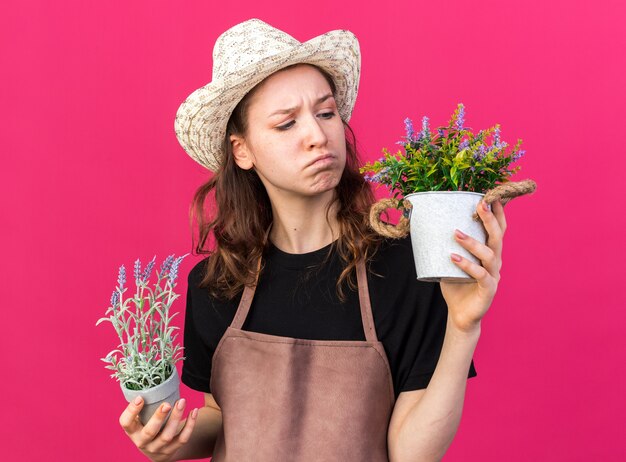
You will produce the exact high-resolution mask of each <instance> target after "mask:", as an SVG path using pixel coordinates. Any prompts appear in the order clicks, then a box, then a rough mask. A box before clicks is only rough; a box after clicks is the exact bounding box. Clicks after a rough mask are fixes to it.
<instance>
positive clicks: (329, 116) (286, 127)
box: [276, 111, 336, 130]
mask: <svg viewBox="0 0 626 462" xmlns="http://www.w3.org/2000/svg"><path fill="white" fill-rule="evenodd" d="M335 115H336V114H335V112H334V111H332V112H323V113H321V114H320V116H323V118H324V119H326V120H328V119H332V118H333V117H335ZM292 123H295V120H292V121H290V122H287V123H286V124H284V125H279V126H278V127H276V128H277V129H278V130H289V129H290V128H291V126H292V125H291V124H292Z"/></svg>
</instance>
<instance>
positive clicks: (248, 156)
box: [230, 135, 254, 170]
mask: <svg viewBox="0 0 626 462" xmlns="http://www.w3.org/2000/svg"><path fill="white" fill-rule="evenodd" d="M230 143H231V146H232V149H233V156H234V158H235V163H236V164H237V165H238V166H239V167H240V168H242V169H243V170H250V169H251V168H252V167H254V162H253V161H254V156H253V155H252V153H251V152H250V150H249V149H248V146H247V145H246V142H245V140H244V139H243V138H242V137H241V136H239V135H230Z"/></svg>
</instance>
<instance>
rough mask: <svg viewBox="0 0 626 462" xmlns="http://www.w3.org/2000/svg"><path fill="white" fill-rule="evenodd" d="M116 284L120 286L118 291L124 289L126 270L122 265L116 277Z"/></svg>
mask: <svg viewBox="0 0 626 462" xmlns="http://www.w3.org/2000/svg"><path fill="white" fill-rule="evenodd" d="M117 284H118V285H119V286H120V290H121V289H123V288H124V284H126V268H124V265H122V266H120V269H119V273H118V275H117Z"/></svg>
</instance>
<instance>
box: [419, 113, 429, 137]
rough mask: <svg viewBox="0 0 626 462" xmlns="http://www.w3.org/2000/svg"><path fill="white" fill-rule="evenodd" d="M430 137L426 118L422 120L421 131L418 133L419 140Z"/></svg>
mask: <svg viewBox="0 0 626 462" xmlns="http://www.w3.org/2000/svg"><path fill="white" fill-rule="evenodd" d="M429 136H430V129H429V128H428V117H426V116H424V117H423V118H422V131H421V132H420V139H422V138H428V137H429Z"/></svg>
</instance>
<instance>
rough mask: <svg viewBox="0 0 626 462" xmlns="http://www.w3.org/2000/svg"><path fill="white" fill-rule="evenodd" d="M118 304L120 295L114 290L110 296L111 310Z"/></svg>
mask: <svg viewBox="0 0 626 462" xmlns="http://www.w3.org/2000/svg"><path fill="white" fill-rule="evenodd" d="M119 303H120V294H119V292H118V291H117V290H114V291H113V293H112V294H111V306H112V307H113V308H116V307H117V305H119Z"/></svg>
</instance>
